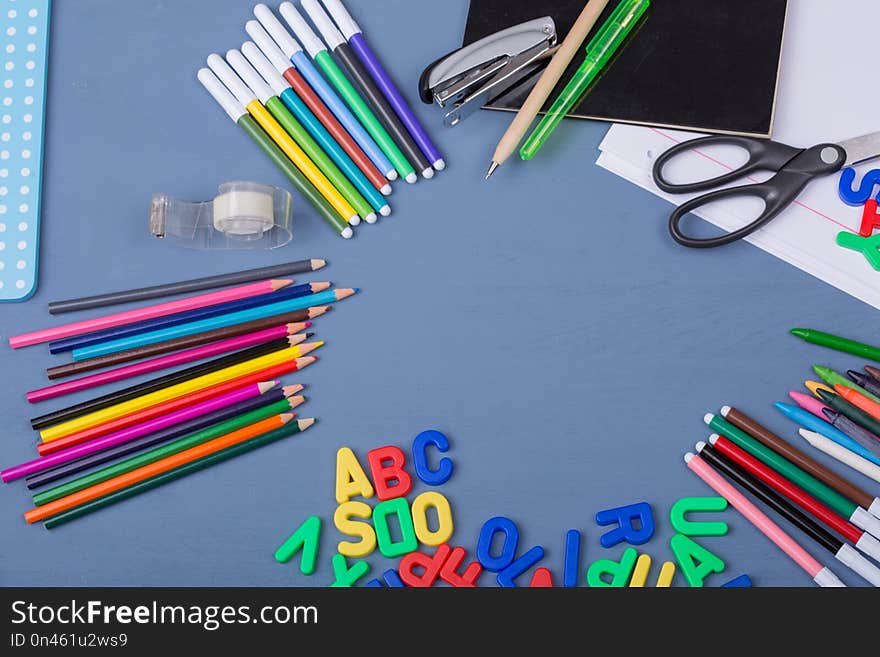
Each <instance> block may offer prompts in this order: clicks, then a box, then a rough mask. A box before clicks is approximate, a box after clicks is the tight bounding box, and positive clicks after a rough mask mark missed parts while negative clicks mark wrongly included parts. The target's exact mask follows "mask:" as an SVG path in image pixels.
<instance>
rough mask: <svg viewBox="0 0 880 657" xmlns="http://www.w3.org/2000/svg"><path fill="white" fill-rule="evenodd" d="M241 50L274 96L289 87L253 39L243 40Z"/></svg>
mask: <svg viewBox="0 0 880 657" xmlns="http://www.w3.org/2000/svg"><path fill="white" fill-rule="evenodd" d="M241 52H242V54H243V55H244V56H245V57H247V60H248V61H249V62H250V63H251V65H252V66H253V67H254V68H255V69H257V73H259V74H260V77H261V78H263V79H264V80H265V81H266V82H267V83H268V84H269V86H270V87H272V91H273V92H274V93H275V95H276V96H280V95H281V94H282V93H284V91H286V90H287V89H290V85H289V84H287V82H286V81H285V80H284V78H282V77H281V74H280V73H279V72H278V71H277V70H275V67H274V66H272V62H270V61H269V60H268V59H266V55H264V54H263V51H262V50H260V49H259V48H257V44H255V43H254V42H253V41H245V42H244V43H243V44H241Z"/></svg>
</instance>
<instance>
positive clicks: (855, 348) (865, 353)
mask: <svg viewBox="0 0 880 657" xmlns="http://www.w3.org/2000/svg"><path fill="white" fill-rule="evenodd" d="M789 333H791V334H792V335H795V336H797V337H799V338H800V339H801V340H804V341H805V342H809V343H810V344H817V345H819V346H822V347H828V348H829V349H836V350H837V351H843V352H845V353H847V354H854V355H856V356H861V357H863V358H868V359H870V360H874V361H877V362H880V347H872V346H871V345H869V344H865V343H864V342H856V341H855V340H850V339H848V338H841V337H840V336H837V335H832V334H831V333H823V332H822V331H814V330H813V329H805V328H793V329H791V331H789Z"/></svg>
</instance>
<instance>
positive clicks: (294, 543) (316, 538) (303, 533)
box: [275, 516, 321, 575]
mask: <svg viewBox="0 0 880 657" xmlns="http://www.w3.org/2000/svg"><path fill="white" fill-rule="evenodd" d="M320 539H321V519H320V518H319V517H318V516H310V517H308V518H306V519H305V520H304V521H303V523H302V524H301V525H300V526H299V527H297V529H296V531H295V532H293V533H292V534H291V535H290V537H289V538H288V539H287V540H286V541H284V543H282V544H281V547H279V548H278V549H277V550H275V561H277V562H279V563H287V562H288V561H290V560H291V559H292V558H293V555H295V554H296V553H297V552H299V551H300V550H302V559H301V560H300V562H299V571H300V572H301V573H302V574H303V575H311V574H312V573H314V572H315V564H316V563H317V561H318V543H319V542H320Z"/></svg>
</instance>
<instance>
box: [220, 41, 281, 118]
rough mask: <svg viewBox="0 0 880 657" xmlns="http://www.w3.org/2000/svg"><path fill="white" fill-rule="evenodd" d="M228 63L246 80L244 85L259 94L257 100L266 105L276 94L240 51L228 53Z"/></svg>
mask: <svg viewBox="0 0 880 657" xmlns="http://www.w3.org/2000/svg"><path fill="white" fill-rule="evenodd" d="M226 61H227V62H229V63H230V64H231V65H232V68H233V69H235V72H236V73H238V75H239V76H240V77H241V79H242V80H244V83H245V84H246V85H247V86H249V87H250V88H251V90H252V91H253V92H254V93H255V94H257V98H259V99H260V102H261V103H263V104H264V105H265V104H266V101H268V100H269V99H270V98H271V97H272V96H273V95H274V94H273V93H272V90H271V89H270V88H269V85H268V84H266V81H265V80H264V79H263V78H261V77H260V74H259V73H257V71H256V70H255V69H254V67H253V66H251V65H250V62H248V60H246V59H245V58H244V55H242V54H241V53H240V52H239V51H238V50H235V49H232V50H227V51H226Z"/></svg>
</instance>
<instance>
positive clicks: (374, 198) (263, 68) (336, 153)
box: [241, 21, 391, 222]
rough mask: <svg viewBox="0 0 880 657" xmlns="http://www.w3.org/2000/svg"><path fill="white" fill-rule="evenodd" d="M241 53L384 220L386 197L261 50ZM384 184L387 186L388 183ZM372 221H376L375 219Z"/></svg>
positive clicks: (249, 45)
mask: <svg viewBox="0 0 880 657" xmlns="http://www.w3.org/2000/svg"><path fill="white" fill-rule="evenodd" d="M252 22H253V23H256V24H257V27H259V23H257V22H256V21H252ZM259 29H262V28H259ZM266 38H267V39H269V40H270V41H271V38H270V37H269V35H266ZM241 52H242V54H244V56H245V57H247V58H248V61H249V62H250V63H251V64H252V65H253V67H254V68H255V69H257V72H258V73H259V74H260V77H262V78H263V79H264V80H265V81H266V83H267V84H268V85H269V86H270V87H271V88H272V91H274V92H275V94H276V95H277V96H278V97H279V98H280V99H281V102H283V103H284V105H285V106H286V107H287V109H289V110H290V111H291V112H292V113H293V115H294V116H296V118H297V119H299V121H300V123H302V124H303V126H304V127H305V129H306V130H308V132H309V134H310V135H311V136H312V137H313V138H314V139H315V140H316V141H317V142H318V143H319V144H320V145H321V148H323V149H324V150H325V151H326V152H327V155H328V156H329V157H330V158H331V159H332V160H333V162H334V163H335V164H336V166H338V167H339V169H340V170H341V171H342V172H343V173H344V174H345V176H346V177H347V178H348V179H349V180H350V181H351V184H353V185H354V186H355V187H356V188H357V190H358V192H360V193H361V194H362V195H363V197H364V198H365V199H366V200H367V202H369V204H370V206H371V207H372V208H373V209H374V210H375V211H376V212H378V213H379V214H381V215H382V216H385V217H387V216H388V215H389V214H391V206H390V205H388V201H386V200H385V196H384V195H383V194H382V193H381V192H380V191H379V190H378V189H376V188H375V187H374V186H373V185H372V184H371V183H370V181H369V180H367V177H366V176H365V175H364V174H363V172H362V171H361V170H360V169H359V168H358V167H357V165H356V164H355V163H354V161H353V160H352V159H351V158H350V157H349V156H348V154H347V153H346V152H345V151H344V150H343V149H342V147H341V146H340V145H339V144H338V143H336V140H334V139H333V137H332V135H331V134H330V133H329V132H328V131H327V128H325V127H324V125H323V124H322V123H321V121H320V120H318V117H316V116H315V114H314V113H313V112H312V110H311V109H309V107H308V105H306V103H305V102H304V101H303V99H302V98H300V97H299V95H298V94H297V93H296V92H295V91H294V90H293V89H292V88H291V86H290V84H289V83H288V82H287V80H285V79H284V78H283V77H282V75H281V73H279V72H278V70H277V68H276V67H275V66H274V65H273V64H272V62H270V61H269V59H268V58H267V56H266V55H264V54H263V52H262V50H260V48H258V47H257V45H256V44H255V43H254V42H252V41H247V42H245V43H243V44H242V46H241ZM274 52H275V56H276V57H278V58H279V59H280V61H281V62H284V54H283V53H282V52H281V51H280V50H278V49H277V46H276V47H275V51H274ZM288 66H289V64H288ZM276 118H277V117H276ZM377 173H378V171H377ZM385 184H386V185H387V184H388V183H385ZM365 218H366V217H365ZM366 219H367V221H368V222H369V221H370V219H369V218H366ZM373 221H375V217H374V219H373Z"/></svg>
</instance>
